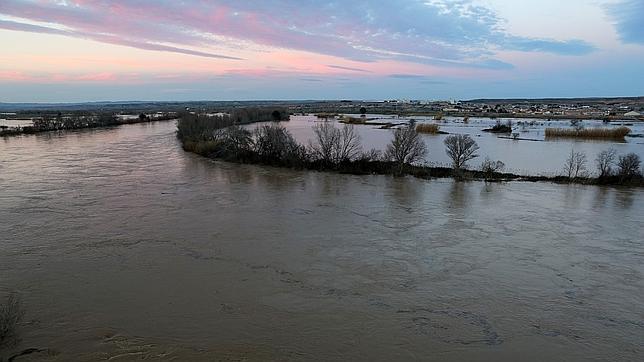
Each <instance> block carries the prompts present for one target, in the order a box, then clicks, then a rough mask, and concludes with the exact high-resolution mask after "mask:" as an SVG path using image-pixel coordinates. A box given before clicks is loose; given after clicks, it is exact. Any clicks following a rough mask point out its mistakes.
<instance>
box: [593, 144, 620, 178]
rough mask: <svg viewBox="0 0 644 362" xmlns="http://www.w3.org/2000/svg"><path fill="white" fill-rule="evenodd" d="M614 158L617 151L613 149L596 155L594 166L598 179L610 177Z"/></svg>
mask: <svg viewBox="0 0 644 362" xmlns="http://www.w3.org/2000/svg"><path fill="white" fill-rule="evenodd" d="M616 156H617V151H615V149H614V148H609V149H607V150H604V151H601V152H600V153H599V154H598V155H597V158H595V164H596V165H597V171H599V177H607V176H610V175H612V173H613V165H614V164H615V157H616Z"/></svg>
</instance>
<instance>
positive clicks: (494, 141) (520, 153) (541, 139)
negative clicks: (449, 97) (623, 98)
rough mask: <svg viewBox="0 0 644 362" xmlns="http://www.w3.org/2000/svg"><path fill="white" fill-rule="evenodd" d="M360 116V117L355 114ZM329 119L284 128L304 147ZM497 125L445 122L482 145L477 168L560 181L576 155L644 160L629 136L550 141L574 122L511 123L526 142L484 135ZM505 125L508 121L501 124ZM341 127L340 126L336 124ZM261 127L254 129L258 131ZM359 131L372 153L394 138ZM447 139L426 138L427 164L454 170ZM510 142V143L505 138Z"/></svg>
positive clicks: (642, 143)
mask: <svg viewBox="0 0 644 362" xmlns="http://www.w3.org/2000/svg"><path fill="white" fill-rule="evenodd" d="M354 116H355V117H359V115H354ZM367 118H368V119H372V120H373V121H370V122H392V123H394V124H395V123H406V122H408V121H409V119H410V118H406V117H401V118H398V117H395V116H378V115H367ZM413 119H414V120H416V122H418V123H434V122H435V121H434V120H433V119H432V118H431V117H414V118H413ZM321 121H323V120H321V119H318V118H317V117H315V116H291V121H290V122H288V123H287V122H285V123H283V124H284V125H285V126H286V127H287V128H288V129H289V130H290V131H291V132H292V133H293V134H294V135H295V136H296V138H297V139H298V141H299V142H300V143H303V144H307V143H308V141H309V139H312V138H313V135H314V134H313V129H312V126H313V125H314V124H315V123H316V122H321ZM496 121H497V120H493V119H489V118H471V119H470V120H469V121H468V122H467V123H463V119H462V118H454V117H445V118H444V119H443V120H442V121H440V122H435V123H437V124H439V125H440V129H441V131H445V132H448V133H456V134H469V135H471V136H472V138H474V140H475V141H476V142H477V143H478V145H479V146H480V150H479V152H478V153H479V155H480V157H479V158H477V159H475V160H474V161H472V162H471V166H473V167H476V166H478V165H480V164H481V162H482V161H483V159H484V158H485V157H486V156H489V157H490V158H491V159H493V160H501V161H503V162H504V163H505V165H506V171H509V172H513V173H516V174H523V175H545V176H555V175H558V174H560V173H561V170H562V168H563V164H564V162H565V161H566V158H567V157H568V156H569V155H570V151H571V150H573V149H574V150H575V151H576V152H584V153H585V154H586V157H587V158H588V161H589V162H588V166H589V170H590V171H594V163H593V162H594V159H595V157H596V156H597V154H598V153H600V152H601V151H603V150H606V149H609V148H611V147H612V148H614V149H615V150H617V152H618V154H627V153H630V152H634V153H636V154H638V155H639V156H640V157H641V158H644V138H639V137H626V138H625V140H624V142H619V141H614V140H609V141H605V140H579V139H554V140H550V139H549V140H545V129H546V127H552V128H559V127H562V128H569V127H570V122H569V121H547V120H543V119H511V121H512V122H513V132H516V133H518V134H519V137H520V138H522V139H525V140H514V139H508V137H510V135H508V134H502V135H498V134H492V133H487V132H483V129H486V128H491V127H492V126H494V125H495V123H496ZM498 121H499V122H501V123H505V122H507V121H508V119H499V120H498ZM336 122H337V121H336ZM582 124H583V125H584V127H587V128H591V127H619V126H621V125H624V124H627V126H626V127H628V128H630V129H631V130H632V133H633V134H635V135H643V134H644V123H642V122H639V123H638V122H634V123H631V122H627V121H618V122H612V123H611V124H610V125H605V124H603V123H602V122H601V121H583V123H582ZM254 127H255V126H254V125H253V126H250V128H254ZM355 127H356V129H357V131H358V132H359V133H360V135H361V137H362V144H363V147H364V148H365V150H369V149H371V148H375V149H379V150H384V149H385V147H386V146H387V144H388V143H389V141H390V140H391V138H392V134H391V131H390V130H383V129H379V128H380V127H379V126H368V125H356V126H355ZM445 137H447V135H423V139H424V140H425V143H426V144H427V149H428V151H429V153H428V155H427V157H426V160H427V162H429V163H432V164H437V165H449V162H450V161H449V158H448V157H447V155H446V154H445V145H444V144H443V141H444V139H445ZM502 137H506V138H502Z"/></svg>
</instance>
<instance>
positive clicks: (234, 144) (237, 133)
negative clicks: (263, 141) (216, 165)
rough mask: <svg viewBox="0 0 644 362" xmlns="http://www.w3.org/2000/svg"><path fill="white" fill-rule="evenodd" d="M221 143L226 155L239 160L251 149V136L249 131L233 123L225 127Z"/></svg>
mask: <svg viewBox="0 0 644 362" xmlns="http://www.w3.org/2000/svg"><path fill="white" fill-rule="evenodd" d="M222 144H223V147H224V149H225V152H226V156H227V157H232V158H235V159H238V160H240V159H244V158H246V157H247V156H248V153H249V152H250V151H251V148H252V144H253V138H252V135H251V133H250V131H248V130H247V129H245V128H242V127H240V126H237V125H234V126H230V127H228V128H226V129H225V131H224V133H223V135H222Z"/></svg>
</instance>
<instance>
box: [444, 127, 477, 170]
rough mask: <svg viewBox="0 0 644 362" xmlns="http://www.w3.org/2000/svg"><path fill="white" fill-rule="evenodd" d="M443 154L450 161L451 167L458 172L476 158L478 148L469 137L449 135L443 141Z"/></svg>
mask: <svg viewBox="0 0 644 362" xmlns="http://www.w3.org/2000/svg"><path fill="white" fill-rule="evenodd" d="M444 143H445V147H446V150H445V152H446V153H447V156H449V158H450V159H451V160H452V166H453V167H454V169H455V170H460V169H461V168H462V167H463V166H465V165H466V163H467V162H468V161H470V160H472V159H474V158H476V157H478V155H477V154H476V151H478V150H479V146H478V145H477V144H476V142H475V141H474V140H473V139H472V138H471V137H470V136H469V135H462V134H457V135H451V136H448V137H447V138H446V139H445V141H444Z"/></svg>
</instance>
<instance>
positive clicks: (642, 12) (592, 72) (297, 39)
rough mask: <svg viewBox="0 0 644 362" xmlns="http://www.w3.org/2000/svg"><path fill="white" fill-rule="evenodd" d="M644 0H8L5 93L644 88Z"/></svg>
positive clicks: (17, 98) (1, 49)
mask: <svg viewBox="0 0 644 362" xmlns="http://www.w3.org/2000/svg"><path fill="white" fill-rule="evenodd" d="M642 24H644V0H565V1H563V0H371V1H366V0H351V1H348V0H344V1H339V0H337V1H322V0H181V1H179V0H119V1H107V0H0V102H85V101H121V100H178V101H183V100H291V99H364V100H384V99H421V100H429V99H472V98H540V97H593V96H594V97H605V96H644V25H642Z"/></svg>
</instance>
